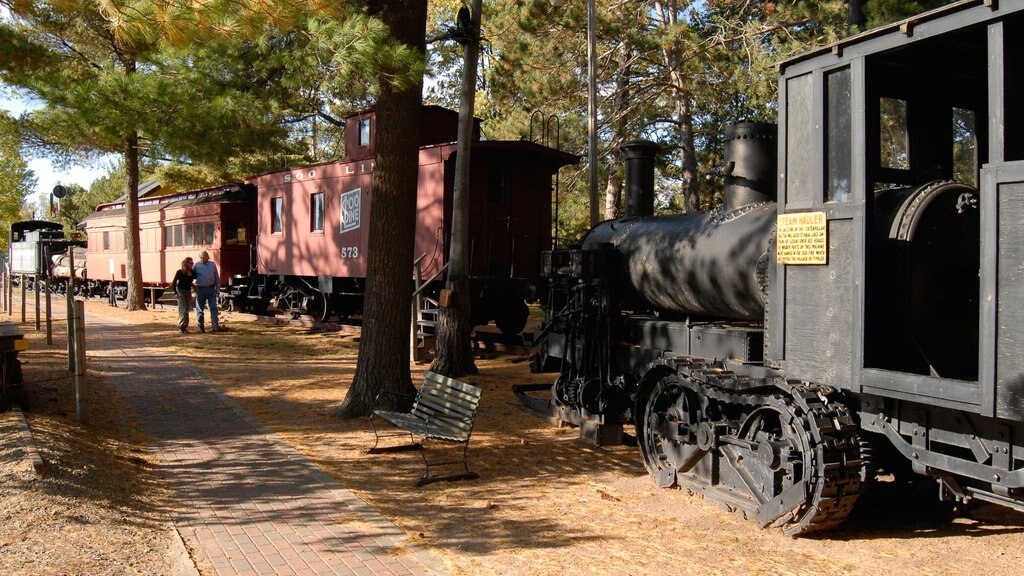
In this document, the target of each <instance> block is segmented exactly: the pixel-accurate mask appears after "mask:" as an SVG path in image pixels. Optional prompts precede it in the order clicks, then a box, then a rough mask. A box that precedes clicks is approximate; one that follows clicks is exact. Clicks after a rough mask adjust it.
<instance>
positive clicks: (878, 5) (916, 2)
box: [864, 0, 955, 28]
mask: <svg viewBox="0 0 1024 576" xmlns="http://www.w3.org/2000/svg"><path fill="white" fill-rule="evenodd" d="M953 1H955V0H867V2H866V3H865V6H864V16H865V18H866V20H867V25H868V28H874V27H877V26H883V25H885V24H890V23H892V22H896V21H898V20H902V19H904V18H909V17H910V16H913V15H915V14H920V13H921V12H925V11H927V10H932V9H934V8H938V7H940V6H943V5H945V4H950V3H951V2H953Z"/></svg>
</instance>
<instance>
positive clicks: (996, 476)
mask: <svg viewBox="0 0 1024 576" xmlns="http://www.w3.org/2000/svg"><path fill="white" fill-rule="evenodd" d="M992 478H994V479H995V481H996V482H999V481H1000V480H1002V478H1001V477H1000V476H999V474H993V475H992Z"/></svg>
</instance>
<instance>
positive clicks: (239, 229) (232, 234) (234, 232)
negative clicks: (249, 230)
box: [223, 222, 245, 244]
mask: <svg viewBox="0 0 1024 576" xmlns="http://www.w3.org/2000/svg"><path fill="white" fill-rule="evenodd" d="M223 234H224V243H225V244H245V226H242V225H241V224H240V223H238V222H225V223H224V229H223Z"/></svg>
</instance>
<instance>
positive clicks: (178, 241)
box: [174, 224, 182, 246]
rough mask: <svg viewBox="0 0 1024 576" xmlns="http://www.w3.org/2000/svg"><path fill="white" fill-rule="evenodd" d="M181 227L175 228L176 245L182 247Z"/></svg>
mask: <svg viewBox="0 0 1024 576" xmlns="http://www.w3.org/2000/svg"><path fill="white" fill-rule="evenodd" d="M181 235H182V234H181V225H180V224H179V225H178V226H175V227H174V245H175V246H181Z"/></svg>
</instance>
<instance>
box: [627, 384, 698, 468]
mask: <svg viewBox="0 0 1024 576" xmlns="http://www.w3.org/2000/svg"><path fill="white" fill-rule="evenodd" d="M642 405H643V408H642V412H641V414H640V417H639V418H637V420H636V427H637V431H636V434H637V442H638V443H639V444H640V454H641V455H642V456H643V460H644V466H646V467H647V472H648V473H649V474H650V475H651V479H652V480H653V481H654V483H655V484H657V485H658V486H659V487H661V488H669V487H671V486H674V485H675V484H676V474H677V472H679V471H680V470H684V469H687V468H689V467H692V466H693V464H694V463H695V462H696V461H697V460H699V459H700V458H701V457H703V455H704V454H705V453H706V451H704V450H701V449H700V448H698V447H697V445H696V427H697V424H698V422H699V419H700V412H701V411H700V409H699V406H698V402H697V398H696V395H695V394H694V392H693V391H692V390H689V389H687V388H686V387H684V386H683V385H682V383H681V382H680V380H679V377H678V376H676V375H674V374H673V375H669V376H665V377H664V378H662V379H661V380H659V381H658V382H657V383H656V384H654V386H653V387H652V388H651V389H650V392H649V394H648V395H647V396H646V400H645V401H644V402H643V404H642Z"/></svg>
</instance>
